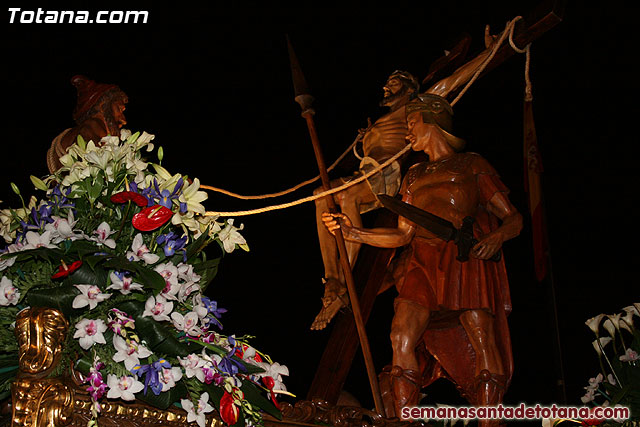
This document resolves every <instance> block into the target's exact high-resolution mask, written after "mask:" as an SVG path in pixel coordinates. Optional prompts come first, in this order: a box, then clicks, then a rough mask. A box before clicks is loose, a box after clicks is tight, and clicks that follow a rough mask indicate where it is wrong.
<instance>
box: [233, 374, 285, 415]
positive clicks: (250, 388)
mask: <svg viewBox="0 0 640 427" xmlns="http://www.w3.org/2000/svg"><path fill="white" fill-rule="evenodd" d="M240 390H242V392H243V393H244V398H245V399H247V401H248V402H249V403H251V405H253V406H257V407H258V408H260V409H262V410H263V411H265V412H266V413H267V414H269V415H271V416H274V417H276V418H277V419H279V420H281V419H282V412H280V410H279V409H278V408H276V406H275V405H274V404H273V403H271V401H270V400H268V399H267V398H266V397H265V396H264V395H263V394H262V393H261V392H260V390H259V389H258V388H257V387H256V386H255V385H254V384H252V383H250V382H249V381H243V382H242V386H241V387H240Z"/></svg>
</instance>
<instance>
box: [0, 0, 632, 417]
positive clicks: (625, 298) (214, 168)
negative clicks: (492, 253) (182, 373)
mask: <svg viewBox="0 0 640 427" xmlns="http://www.w3.org/2000/svg"><path fill="white" fill-rule="evenodd" d="M15 3H16V4H9V6H10V7H21V8H22V9H24V10H36V9H37V8H38V7H41V8H43V9H47V8H48V9H50V10H62V9H65V8H68V9H71V10H99V9H102V10H119V9H122V8H124V9H125V10H126V9H129V10H134V9H137V10H148V11H149V22H148V23H147V24H128V25H124V24H122V25H116V24H113V25H108V24H73V25H69V24H64V25H62V24H20V23H14V24H9V23H8V22H9V13H8V12H6V9H5V12H4V16H5V18H4V29H5V33H4V37H3V38H2V57H3V59H4V61H3V63H4V64H5V65H4V66H3V67H2V73H3V79H2V81H3V85H4V91H5V95H4V104H5V109H4V114H3V118H2V120H3V126H2V129H3V132H4V137H3V147H4V150H5V151H4V153H5V154H4V155H3V156H2V166H3V168H2V175H3V179H2V180H1V181H0V199H2V200H3V201H4V202H3V203H2V205H0V208H5V207H7V206H9V205H11V206H16V205H17V204H18V200H17V198H16V197H15V195H14V194H13V193H12V192H11V188H10V186H9V182H11V181H13V182H15V183H17V184H18V185H19V186H20V188H21V189H22V191H23V193H25V194H30V193H31V189H32V186H31V185H30V182H29V179H28V178H29V175H31V174H33V175H36V176H42V175H45V174H46V173H47V168H46V162H45V153H46V150H47V148H48V147H49V144H50V142H51V140H52V139H53V138H54V137H55V136H56V135H57V134H58V133H59V132H60V131H62V130H63V129H65V128H67V127H70V126H72V125H73V121H72V118H71V113H72V111H73V108H74V106H75V100H76V92H75V89H74V88H73V86H71V84H70V82H69V80H70V78H71V77H72V76H73V75H75V74H84V75H86V76H88V77H90V78H92V79H94V80H96V81H98V82H103V83H114V84H117V85H119V86H120V87H121V88H122V89H123V90H124V91H125V92H126V93H127V94H128V96H129V104H128V106H127V111H126V117H127V120H128V122H129V124H128V125H127V126H126V127H127V128H129V129H131V130H133V131H136V130H140V131H142V130H146V131H148V132H150V133H153V134H155V135H156V140H155V142H156V143H157V144H158V145H162V146H163V147H164V152H165V160H164V161H163V165H164V166H165V167H166V168H167V169H168V170H169V171H171V172H172V173H176V172H181V173H183V174H188V175H189V176H191V177H198V178H200V180H201V182H202V183H203V184H208V185H213V186H216V187H221V188H224V189H227V190H231V191H234V192H237V193H241V194H262V193H270V192H275V191H279V190H282V189H285V188H289V187H291V186H293V185H295V184H297V183H299V182H301V181H303V180H306V179H308V178H311V177H313V176H315V175H316V174H317V167H316V164H315V159H314V155H313V151H312V148H311V143H310V140H309V136H308V132H307V129H306V125H305V123H304V120H303V119H302V118H301V117H300V108H299V106H298V105H297V104H296V103H295V102H294V100H293V88H292V83H291V75H290V69H289V63H288V56H287V48H286V41H285V34H289V36H290V38H291V40H292V42H293V43H294V46H295V49H296V52H297V55H298V58H299V60H300V63H301V66H302V68H303V70H304V72H305V74H306V78H307V81H308V83H309V85H310V87H311V91H312V93H313V95H314V96H315V98H316V101H315V104H314V105H315V109H316V112H317V114H316V117H315V118H316V125H317V128H318V132H319V136H320V140H321V143H322V144H323V149H324V154H325V157H326V159H327V163H332V162H333V160H334V159H335V158H336V157H337V156H338V155H340V154H341V153H342V152H343V150H344V149H345V148H346V147H347V146H348V145H349V144H350V143H351V142H352V141H353V139H354V138H355V136H356V132H357V130H358V129H359V128H363V127H366V123H367V118H368V117H370V118H371V119H372V120H375V119H376V118H378V117H379V116H380V115H382V114H383V113H384V110H383V109H382V108H380V107H378V102H379V100H380V98H381V96H382V89H381V88H382V84H383V83H384V81H385V79H386V77H387V76H388V75H389V74H390V73H391V72H392V71H394V70H395V69H403V70H407V71H410V72H411V73H413V74H414V75H416V76H417V77H418V78H419V79H420V80H421V79H422V77H424V75H425V74H426V71H427V70H428V68H429V65H430V64H431V63H432V62H433V61H434V60H435V59H437V58H439V57H440V56H441V55H442V54H443V50H444V49H447V48H450V47H451V42H452V41H453V40H454V39H455V38H456V37H458V36H459V35H460V34H462V33H465V32H466V33H468V34H469V35H471V37H472V44H471V48H470V51H469V54H470V55H473V54H475V53H478V52H479V51H480V50H482V49H483V39H482V35H483V31H484V26H485V24H490V25H491V28H492V32H493V33H497V32H499V31H501V30H502V29H503V28H504V26H505V24H506V22H507V21H508V20H510V19H512V18H514V17H515V16H518V15H527V14H528V13H529V12H530V11H531V10H533V9H534V8H535V6H536V5H537V3H538V2H537V1H521V2H515V1H514V2H509V3H508V4H507V3H496V2H490V3H491V4H489V5H486V6H484V7H482V8H481V7H480V6H479V5H480V2H458V1H450V2H440V3H442V4H438V5H436V4H435V3H434V2H424V1H423V2H402V1H401V2H393V4H390V5H387V6H385V7H373V6H369V5H366V4H364V3H362V4H360V3H359V2H357V3H354V4H348V3H342V4H341V5H339V6H332V5H330V4H329V3H327V4H326V5H324V6H317V7H315V6H314V7H311V6H310V5H311V2H304V6H303V5H302V4H303V3H297V6H294V7H290V8H285V7H284V6H280V5H278V4H277V3H273V6H271V7H269V8H266V7H265V6H263V5H262V2H243V3H241V4H240V3H234V2H229V3H227V2H225V6H218V5H216V6H213V4H214V2H211V3H210V4H211V5H212V6H210V7H206V8H205V7H203V6H200V5H198V6H194V5H192V4H189V3H188V2H181V3H180V2H178V3H176V2H174V3H173V6H171V7H167V6H162V7H160V6H157V5H152V4H151V2H148V3H143V2H141V3H139V4H135V5H134V4H133V2H129V3H127V6H126V7H125V6H123V7H120V6H115V5H113V4H112V3H107V2H104V3H103V4H101V5H96V3H99V2H80V3H78V4H75V5H73V6H71V5H67V6H63V5H62V3H63V2H56V3H55V4H54V3H53V2H52V3H51V4H49V5H47V4H46V2H15ZM18 3H19V4H18ZM216 3H217V2H216ZM313 3H314V4H317V3H318V2H313ZM482 3H485V2H482ZM586 3H589V4H591V2H568V3H567V5H566V9H565V13H564V20H563V22H561V23H560V24H559V25H558V26H556V27H555V28H553V29H551V30H550V31H548V32H547V33H546V34H544V35H543V36H542V37H541V38H540V39H538V40H537V41H535V42H534V43H533V45H532V48H531V49H532V58H531V61H532V62H531V80H532V84H533V96H534V101H533V106H534V114H535V120H536V126H537V133H538V141H539V146H540V150H541V153H542V158H543V163H544V168H545V171H544V191H545V199H546V207H547V217H548V223H549V224H548V227H549V236H550V237H549V238H550V244H551V256H552V262H553V276H554V283H555V287H556V291H557V301H558V312H557V314H558V318H559V324H560V336H561V339H562V352H563V356H564V360H563V362H564V370H565V380H566V390H567V397H568V402H567V403H570V404H580V403H581V402H580V396H582V395H583V394H584V390H583V389H582V388H583V387H584V386H586V385H587V380H588V378H589V377H592V376H594V375H595V374H596V373H597V369H598V368H597V359H596V355H595V353H594V352H593V349H592V347H591V340H592V338H593V337H592V334H591V332H590V331H589V330H588V329H587V328H586V326H584V321H585V320H586V319H587V318H589V317H592V316H595V315H596V314H598V313H602V312H605V313H614V312H617V311H618V310H620V309H621V308H622V307H624V306H627V305H629V304H630V303H632V302H638V301H640V298H639V295H640V292H638V283H639V281H638V278H637V273H636V269H637V265H638V261H640V260H639V259H638V255H637V254H638V250H637V241H638V237H639V236H638V232H637V229H638V227H637V225H636V223H635V221H636V220H637V218H638V215H637V208H636V206H637V203H634V202H633V200H634V199H635V200H636V201H637V195H638V191H637V189H636V180H637V168H638V166H637V158H638V157H637V144H638V133H637V129H636V126H635V125H634V123H637V113H638V108H637V104H636V102H635V101H636V100H635V97H634V96H633V95H632V94H633V93H636V94H637V93H638V77H637V67H636V66H634V64H636V62H637V61H636V58H635V55H636V52H637V44H638V41H639V39H638V37H637V34H636V33H635V31H634V29H633V28H634V26H635V19H636V15H637V14H636V13H635V12H636V11H633V10H631V9H630V8H624V7H623V6H621V4H622V3H621V2H620V3H618V2H598V4H597V5H594V6H587V5H585V4H586ZM523 70H524V55H514V56H513V57H511V58H510V59H508V60H507V61H506V62H505V63H503V64H501V65H500V66H499V67H497V68H496V69H494V70H493V71H492V72H491V73H489V74H487V75H486V76H484V77H482V78H481V79H479V80H478V81H477V83H476V84H475V85H474V86H473V87H472V88H471V89H470V90H469V91H468V92H467V94H466V95H465V96H464V97H463V98H462V100H461V101H460V102H459V103H458V104H457V105H456V107H455V124H454V126H455V132H456V134H457V135H459V136H461V137H463V138H464V139H466V140H467V149H468V150H469V151H474V152H478V153H480V154H482V155H483V156H484V157H486V158H487V159H488V160H489V161H490V162H491V163H492V164H493V165H494V166H495V167H496V169H497V170H498V171H499V172H500V174H501V175H502V177H503V180H504V182H505V183H506V184H507V186H508V187H509V188H510V189H511V199H512V202H513V203H514V204H515V206H516V207H517V208H518V209H519V210H520V211H521V212H522V213H523V215H524V218H525V228H524V229H523V232H522V234H521V235H520V236H519V237H518V238H516V239H515V240H513V241H510V242H508V243H507V244H506V245H505V257H506V260H507V268H508V271H509V275H510V284H511V293H512V302H513V313H512V314H511V316H510V325H511V333H512V340H513V349H514V357H515V369H516V370H515V374H514V377H513V383H512V386H511V389H510V390H509V392H508V393H507V395H506V396H505V402H507V403H509V404H516V403H519V402H525V403H529V404H534V403H551V402H557V403H561V402H560V400H559V397H558V395H557V394H556V387H555V383H556V367H557V366H558V364H559V361H558V360H557V359H555V353H554V348H553V339H554V338H553V329H552V328H551V323H550V311H549V310H550V304H549V291H548V288H549V282H548V281H547V282H545V283H543V284H539V283H537V282H536V280H535V278H534V270H533V255H532V249H531V236H530V232H531V230H530V227H529V216H528V210H527V202H526V194H525V193H524V186H523V161H522V94H523V87H524V81H523ZM423 89H425V88H423ZM354 165H355V160H354V159H353V158H348V160H347V161H346V163H345V164H344V166H343V167H342V168H341V170H340V171H338V172H337V173H336V174H334V175H333V176H338V175H337V174H338V173H345V172H347V171H349V170H350V168H352V167H354ZM313 188H314V187H313V186H309V187H305V188H304V189H302V190H300V191H298V192H297V193H295V194H294V195H293V196H291V197H284V198H283V199H276V200H271V201H262V202H247V201H240V200H235V199H232V198H229V197H227V196H223V195H218V194H215V193H210V196H209V199H208V200H207V201H206V202H205V206H206V207H207V208H208V209H209V210H217V211H220V210H222V211H233V210H244V209H252V208H257V207H261V206H265V205H267V204H272V203H280V202H285V201H290V200H293V199H295V198H298V197H304V196H307V195H309V194H310V193H311V191H312V189H313ZM239 223H242V224H244V227H245V228H244V231H243V235H244V236H245V237H246V239H247V241H248V243H249V246H250V248H251V251H250V252H249V253H244V252H242V251H239V252H237V253H236V252H234V253H232V254H230V255H229V256H227V257H226V258H225V259H224V260H223V264H222V267H221V270H220V273H219V276H218V278H217V279H216V280H215V281H214V282H213V283H212V285H211V286H210V288H209V290H208V294H209V295H210V296H211V297H212V298H214V299H217V300H218V301H219V303H220V305H221V306H223V307H226V308H227V309H228V310H229V312H228V313H227V314H226V317H225V318H223V321H224V325H225V332H228V333H231V332H235V333H236V334H251V335H255V336H256V338H255V339H254V340H253V342H254V344H255V345H256V347H258V348H260V349H262V350H263V351H265V352H266V353H269V354H270V355H271V356H272V357H273V358H274V359H275V360H277V361H279V362H281V363H283V364H286V365H288V366H289V368H290V371H291V375H290V378H289V381H288V382H287V384H288V386H289V389H290V391H292V392H293V393H295V394H296V395H297V396H298V397H299V398H305V397H306V392H307V388H308V385H309V383H310V382H311V380H312V378H313V375H314V373H315V370H316V368H317V364H318V361H319V359H320V355H321V353H322V351H323V349H324V347H325V345H326V342H327V339H328V336H329V334H328V331H323V332H312V331H310V330H309V326H310V324H311V322H312V321H313V318H314V317H315V315H316V313H317V311H318V310H319V309H320V297H321V295H322V287H321V280H320V279H321V277H322V274H323V271H322V265H321V258H320V252H319V249H318V247H317V240H316V234H315V224H314V206H313V204H304V205H301V206H298V207H294V208H291V209H288V210H282V211H276V212H270V213H266V214H262V215H258V216H250V217H243V218H238V219H236V224H239ZM394 292H395V291H394V290H391V291H389V292H388V293H387V294H386V295H383V296H381V297H380V298H379V301H378V302H377V304H376V307H375V308H374V313H373V320H372V321H371V322H370V324H369V326H368V334H369V337H370V340H371V343H372V348H373V352H374V360H375V363H376V369H377V370H380V369H381V368H382V367H383V366H384V365H385V364H387V363H388V362H389V360H390V355H391V353H390V346H389V341H388V334H389V323H390V319H391V316H392V314H393V312H392V301H393V298H394V295H393V293H394ZM361 359H362V358H361V357H360V355H358V356H356V362H355V365H354V369H353V373H352V375H351V376H350V378H349V380H348V382H347V385H346V389H348V390H349V391H351V392H352V393H354V394H355V395H356V396H357V397H358V398H359V399H361V401H362V402H363V403H364V404H365V405H367V406H371V405H372V403H371V402H372V401H371V398H370V395H369V394H370V393H369V392H368V384H367V381H366V377H365V375H364V370H363V368H362V365H363V363H362V362H361ZM452 390H453V389H452V388H450V387H447V386H436V388H435V389H433V391H430V390H429V389H428V390H426V393H427V394H428V395H429V397H428V398H429V400H430V401H431V402H442V403H456V402H458V400H456V399H458V398H457V397H456V396H455V392H454V391H452Z"/></svg>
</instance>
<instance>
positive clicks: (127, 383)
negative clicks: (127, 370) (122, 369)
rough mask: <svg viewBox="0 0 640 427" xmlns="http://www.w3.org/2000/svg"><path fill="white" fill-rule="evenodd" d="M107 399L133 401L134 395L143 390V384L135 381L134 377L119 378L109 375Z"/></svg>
mask: <svg viewBox="0 0 640 427" xmlns="http://www.w3.org/2000/svg"><path fill="white" fill-rule="evenodd" d="M107 385H108V386H109V391H108V392H107V399H122V400H135V398H136V396H135V394H136V393H139V392H141V391H142V390H143V389H144V384H142V383H141V382H140V381H138V380H136V379H135V378H134V377H130V376H122V377H120V378H118V377H116V376H115V375H112V374H109V376H108V377H107Z"/></svg>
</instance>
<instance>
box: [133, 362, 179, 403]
mask: <svg viewBox="0 0 640 427" xmlns="http://www.w3.org/2000/svg"><path fill="white" fill-rule="evenodd" d="M162 368H167V369H171V363H169V362H167V361H166V360H165V359H159V360H157V361H155V362H153V363H151V364H149V365H136V366H134V367H133V369H132V370H131V373H132V374H134V375H137V376H138V377H142V376H143V375H144V394H145V395H146V394H147V388H148V387H151V391H152V392H153V394H155V395H156V396H157V395H159V394H160V393H161V392H162V383H161V382H160V378H159V374H160V372H162Z"/></svg>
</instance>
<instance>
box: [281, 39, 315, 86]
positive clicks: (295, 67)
mask: <svg viewBox="0 0 640 427" xmlns="http://www.w3.org/2000/svg"><path fill="white" fill-rule="evenodd" d="M286 37H287V48H288V50H289V62H290V64H291V77H292V78H293V89H294V93H295V97H296V98H298V97H299V96H310V93H309V92H310V91H309V86H308V85H307V80H306V79H305V78H304V74H303V73H302V68H300V63H299V62H298V57H297V56H296V53H295V51H294V50H293V45H292V44H291V39H290V38H289V34H287V35H286Z"/></svg>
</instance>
